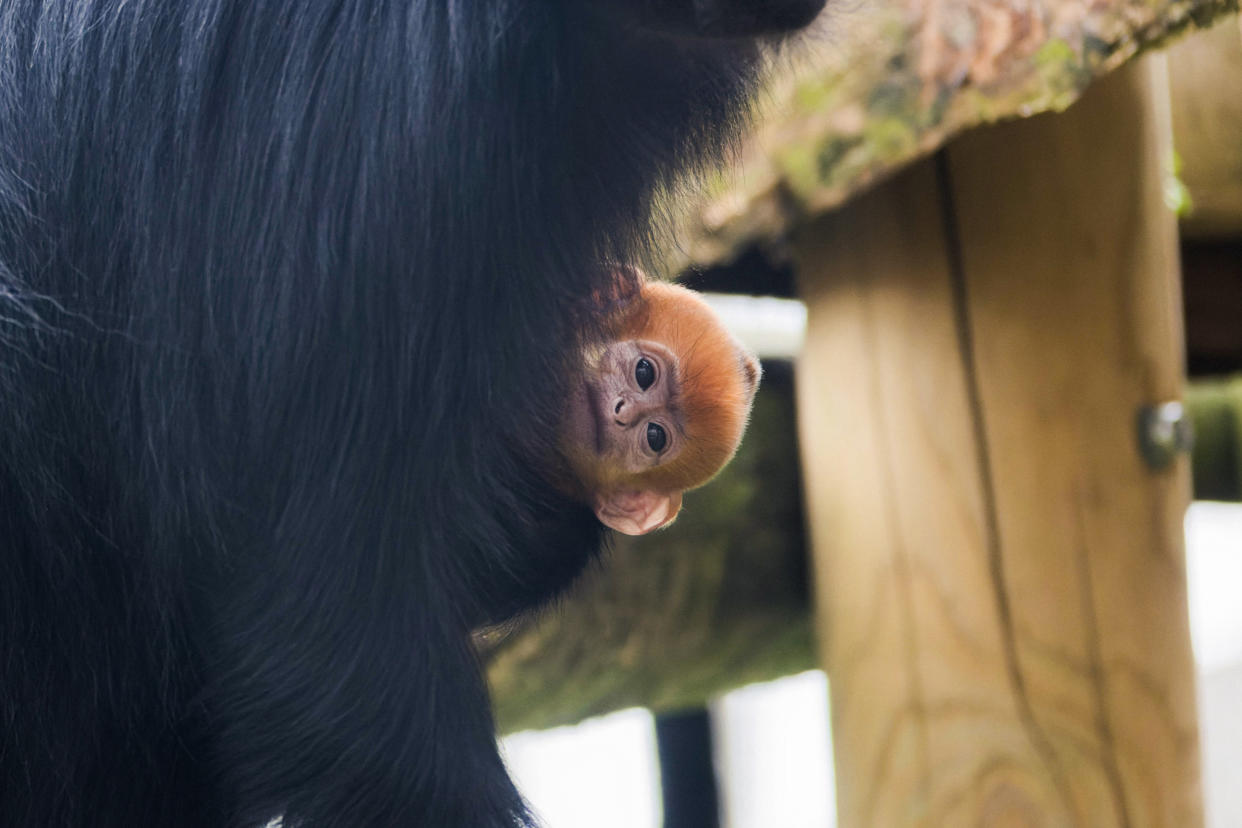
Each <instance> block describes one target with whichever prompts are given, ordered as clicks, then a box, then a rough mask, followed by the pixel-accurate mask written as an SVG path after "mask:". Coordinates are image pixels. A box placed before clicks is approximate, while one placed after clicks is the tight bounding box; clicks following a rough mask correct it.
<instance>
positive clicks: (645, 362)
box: [634, 357, 655, 391]
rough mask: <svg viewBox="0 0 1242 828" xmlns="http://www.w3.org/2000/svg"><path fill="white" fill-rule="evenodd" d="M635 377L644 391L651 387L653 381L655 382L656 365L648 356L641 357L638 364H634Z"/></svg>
mask: <svg viewBox="0 0 1242 828" xmlns="http://www.w3.org/2000/svg"><path fill="white" fill-rule="evenodd" d="M634 379H635V380H637V381H638V387H639V388H641V389H643V390H644V391H646V390H647V389H648V388H650V387H651V383H653V382H655V366H654V365H652V364H651V360H649V359H647V358H646V357H640V358H639V360H638V364H637V365H635V366H634Z"/></svg>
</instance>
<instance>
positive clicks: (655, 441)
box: [647, 423, 668, 454]
mask: <svg viewBox="0 0 1242 828" xmlns="http://www.w3.org/2000/svg"><path fill="white" fill-rule="evenodd" d="M647 445H649V446H651V450H652V451H654V452H656V453H657V454H659V453H660V452H661V451H664V447H665V446H667V445H668V434H666V433H665V431H664V427H663V426H661V425H657V424H655V423H647Z"/></svg>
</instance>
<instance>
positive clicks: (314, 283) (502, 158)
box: [0, 0, 815, 828]
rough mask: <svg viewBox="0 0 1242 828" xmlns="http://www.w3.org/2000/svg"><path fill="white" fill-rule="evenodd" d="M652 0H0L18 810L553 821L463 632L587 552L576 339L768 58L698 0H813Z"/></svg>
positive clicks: (713, 146)
mask: <svg viewBox="0 0 1242 828" xmlns="http://www.w3.org/2000/svg"><path fill="white" fill-rule="evenodd" d="M601 3H602V5H600V4H601ZM633 5H634V7H635V8H638V9H639V10H640V11H641V12H642V14H640V15H636V16H635V17H634V18H633V20H628V21H627V18H626V16H625V14H624V12H625V7H626V4H625V3H623V2H621V0H597V2H596V3H592V2H587V0H561V1H559V2H558V0H441V1H440V2H432V1H431V0H0V824H2V825H5V826H27V825H31V826H43V825H49V826H78V825H81V826H127V827H129V826H161V825H176V826H200V825H201V826H208V825H212V826H215V825H253V824H259V823H262V822H264V821H266V820H269V819H271V818H273V817H275V816H278V815H281V814H284V816H285V825H303V824H306V825H334V826H335V825H359V826H363V825H365V826H380V825H397V824H403V825H415V826H433V828H434V827H435V826H446V827H448V826H452V827H453V828H456V827H457V826H485V827H487V828H491V827H492V826H496V827H497V828H498V827H499V826H517V825H524V824H528V823H529V817H528V815H527V813H526V811H525V808H524V805H523V804H522V802H521V799H520V798H519V797H518V795H517V794H516V793H515V791H514V789H513V787H512V785H511V783H510V782H509V780H508V777H507V776H506V774H505V771H504V768H503V766H502V764H501V762H500V760H499V758H498V756H497V753H496V749H495V742H494V736H493V733H492V724H491V719H490V715H489V713H488V705H487V699H486V692H485V689H484V686H483V683H482V681H481V680H480V677H479V671H478V667H477V665H476V663H475V656H474V653H473V651H472V649H471V648H470V642H469V631H470V629H471V628H472V627H474V626H476V625H478V624H480V623H483V622H488V621H495V620H498V619H500V618H503V617H506V616H508V615H511V614H512V613H514V612H517V611H520V610H522V609H524V608H527V607H529V606H531V605H533V604H535V603H537V602H539V601H541V600H544V599H546V598H547V597H548V596H550V595H552V594H554V593H555V592H556V591H557V590H559V589H560V588H561V587H563V586H564V585H565V584H566V583H567V582H568V581H569V580H570V579H572V577H573V576H574V575H575V574H576V573H577V572H578V571H579V570H580V569H581V567H582V566H583V565H584V563H585V562H586V561H588V560H589V559H590V557H591V556H592V555H593V554H595V552H596V550H597V549H598V547H599V544H600V539H601V532H600V528H599V526H598V524H597V523H596V522H595V520H594V519H593V517H592V516H591V515H590V513H589V512H587V511H586V510H585V509H582V508H581V507H578V506H575V505H574V504H572V503H568V502H564V501H563V500H562V499H561V498H560V497H558V496H557V495H556V494H555V493H554V492H553V491H552V490H551V489H550V488H549V487H548V486H547V485H546V484H544V483H543V479H544V474H543V472H544V469H542V468H541V464H540V462H539V458H544V457H548V456H550V451H549V446H550V443H549V441H550V437H551V425H552V423H554V421H555V419H556V415H557V402H558V400H560V399H562V398H563V386H564V377H565V373H566V372H565V370H564V368H565V364H566V360H567V358H568V356H569V355H571V354H573V353H574V352H575V349H576V347H577V342H578V341H579V338H580V337H581V336H584V335H585V336H589V335H591V333H592V330H593V327H592V326H593V320H591V319H590V317H589V315H588V314H587V313H586V312H585V311H584V308H587V307H589V305H590V302H589V300H590V296H591V294H592V293H593V292H595V291H598V290H601V289H602V288H604V287H605V286H606V284H607V280H608V279H609V278H610V277H609V276H608V274H607V273H606V271H605V269H604V268H602V267H600V266H599V263H600V262H604V261H623V260H627V259H628V258H629V257H631V256H632V255H635V254H636V253H638V252H639V251H640V250H641V248H642V246H643V244H644V242H645V240H646V229H645V228H646V223H647V220H648V216H649V213H650V207H651V199H652V192H653V188H655V187H657V186H659V185H661V184H662V183H664V182H665V181H666V178H665V177H666V176H667V175H669V174H671V173H672V172H673V171H675V170H677V169H678V168H680V167H684V166H685V165H687V164H690V163H692V162H694V161H695V160H696V159H698V158H700V157H702V154H703V153H708V154H710V153H713V152H717V151H718V150H719V149H720V146H721V142H722V141H723V140H725V139H726V138H727V137H728V135H729V133H730V131H731V129H732V125H733V122H734V120H733V112H734V107H735V106H736V105H737V104H738V103H739V101H740V100H741V99H742V97H743V94H744V92H745V91H746V89H747V87H748V86H749V84H750V82H751V80H752V78H753V76H754V74H755V72H756V70H757V68H758V52H757V49H756V46H755V45H754V43H753V42H751V41H749V40H741V39H730V40H722V39H713V38H708V37H702V36H691V35H686V34H685V32H684V31H683V29H684V24H685V19H686V18H685V16H684V15H683V14H682V13H681V12H682V11H683V10H684V8H687V7H693V8H694V9H698V10H702V9H707V8H712V7H719V8H720V9H724V11H726V12H727V11H729V9H730V8H731V7H733V6H738V5H741V6H746V7H747V14H748V15H750V16H751V17H754V16H755V15H756V14H759V16H760V17H763V16H764V14H766V12H765V10H767V9H773V10H774V11H773V15H774V16H773V20H774V21H775V22H776V24H778V25H779V24H781V23H782V21H784V20H785V18H786V17H789V15H788V14H785V12H787V10H788V7H790V6H798V7H799V8H800V9H802V10H805V8H806V7H807V6H808V5H815V3H813V2H811V3H809V4H808V2H806V0H789V2H786V0H769V1H768V2H755V3H749V4H748V3H744V2H739V0H729V2H716V3H713V2H708V1H707V0H661V1H660V2H651V0H637V2H635V3H634V4H633ZM776 7H780V9H779V10H778V9H776ZM653 9H654V10H655V11H654V12H653V11H652V10H653ZM662 9H671V10H672V11H675V12H677V14H676V15H674V17H676V22H677V24H678V25H677V26H675V27H671V28H672V29H673V30H675V34H672V35H670V34H669V33H668V32H661V31H659V27H658V26H655V27H654V28H653V26H652V21H653V20H655V21H656V23H658V22H659V20H660V15H661V13H662V12H661V10H662ZM776 11H781V13H782V14H785V16H784V17H782V16H781V14H776ZM797 16H798V15H794V17H797ZM718 17H719V16H717V19H718ZM746 21H747V25H750V23H749V21H750V17H747V18H746ZM631 24H633V25H631ZM753 28H754V30H755V31H762V30H764V28H765V26H763V25H758V24H755V25H753ZM708 33H710V32H708ZM729 33H730V34H736V32H733V31H732V30H730V31H729Z"/></svg>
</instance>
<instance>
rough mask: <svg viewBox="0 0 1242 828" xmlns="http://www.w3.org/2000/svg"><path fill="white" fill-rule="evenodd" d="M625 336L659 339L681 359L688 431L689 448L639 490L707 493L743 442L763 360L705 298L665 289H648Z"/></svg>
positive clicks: (640, 480) (642, 478)
mask: <svg viewBox="0 0 1242 828" xmlns="http://www.w3.org/2000/svg"><path fill="white" fill-rule="evenodd" d="M618 335H619V336H620V337H622V338H633V339H646V340H653V341H655V342H659V343H662V344H663V345H665V346H666V347H668V348H669V349H671V350H672V351H673V352H674V353H675V354H677V360H678V364H677V377H676V382H677V396H676V404H677V405H678V407H680V408H681V409H682V411H683V412H684V415H685V416H684V417H683V418H682V419H683V422H684V423H685V424H686V426H685V427H686V434H685V437H686V444H685V448H684V449H683V450H682V451H681V452H680V453H679V454H678V456H677V457H675V458H673V459H672V460H670V461H669V462H668V463H666V464H661V465H659V466H656V467H655V468H652V469H649V470H647V471H644V472H640V473H639V474H637V475H634V476H633V477H632V478H631V484H632V485H633V486H634V487H635V488H640V489H651V490H655V491H662V492H672V491H681V490H685V489H693V488H696V487H698V486H702V485H703V484H704V483H706V482H707V481H709V480H711V479H712V478H713V477H715V476H716V474H717V472H719V471H720V470H721V469H722V468H724V466H725V464H726V463H728V462H729V460H730V459H731V458H732V457H733V455H734V453H735V452H736V451H737V447H738V445H739V444H740V443H741V441H742V433H743V432H744V431H745V430H746V421H747V419H748V418H749V415H750V406H751V402H752V401H753V399H754V396H755V391H756V389H757V388H758V386H759V377H760V369H759V361H758V360H757V359H756V358H755V356H754V355H753V354H751V353H750V352H749V351H747V350H746V349H745V348H743V347H742V346H741V345H740V344H739V343H738V342H737V340H735V339H734V338H733V337H732V336H731V335H730V334H729V332H728V331H727V330H726V329H725V327H724V325H723V324H722V323H721V321H720V320H719V319H718V318H717V316H716V313H715V312H714V311H713V310H712V309H711V307H710V306H708V304H707V302H705V301H704V300H703V299H702V298H701V297H700V296H699V295H698V294H697V293H695V292H694V291H692V290H687V289H686V288H683V287H681V286H679V285H672V284H668V283H664V282H648V283H646V284H645V285H643V287H642V293H641V297H640V299H639V301H638V302H636V303H635V305H634V307H632V308H630V309H628V312H627V313H626V314H625V316H624V318H623V319H622V320H621V321H620V323H619V330H618Z"/></svg>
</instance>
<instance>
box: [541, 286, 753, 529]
mask: <svg viewBox="0 0 1242 828" xmlns="http://www.w3.org/2000/svg"><path fill="white" fill-rule="evenodd" d="M615 313H616V318H615V321H614V324H613V325H612V326H611V334H610V337H609V339H608V340H607V341H605V342H603V343H601V344H598V345H596V346H593V347H591V348H588V350H587V353H585V354H584V355H583V368H584V370H583V374H582V381H581V383H580V384H578V385H576V387H575V389H574V393H573V394H572V396H571V399H570V402H569V407H568V411H567V413H566V424H565V428H564V429H563V431H562V435H563V446H564V454H565V457H566V459H567V461H568V463H569V465H570V468H571V470H572V473H573V477H574V478H575V479H576V480H575V485H576V486H577V487H578V489H579V491H578V492H577V493H578V494H580V495H583V496H584V497H585V499H586V500H587V501H588V502H589V503H590V505H591V506H592V507H593V508H594V509H595V513H596V515H597V516H598V517H599V519H600V521H601V522H603V523H604V524H605V525H607V526H609V527H611V528H613V529H616V530H617V531H619V532H624V533H626V534H631V535H641V534H645V533H647V532H650V531H652V530H654V529H658V528H660V527H661V526H664V525H666V524H668V523H670V522H671V521H672V520H673V519H674V518H675V517H676V516H677V512H678V510H679V509H680V508H681V494H682V492H683V491H685V490H687V489H693V488H696V487H698V486H701V485H703V484H704V483H706V482H707V481H708V480H710V479H711V478H712V477H714V476H715V475H716V473H717V472H719V471H720V470H721V469H722V468H723V467H724V465H725V464H726V463H728V461H729V459H730V458H732V457H733V454H734V453H735V452H736V451H737V447H738V444H739V443H740V442H741V440H742V434H743V432H744V431H745V430H746V422H747V419H748V418H749V415H750V408H751V403H752V401H753V400H754V397H755V391H756V389H757V388H758V386H759V377H760V368H759V361H758V360H757V359H756V358H755V356H754V355H753V354H752V353H750V352H749V351H748V350H746V349H745V348H744V347H743V346H742V345H741V344H740V343H738V341H737V340H736V339H734V338H733V336H732V335H730V334H729V332H728V331H727V330H726V329H725V327H724V325H723V324H722V323H721V322H720V320H719V319H718V318H717V316H716V314H715V312H714V311H712V309H711V308H710V307H709V306H708V304H707V303H706V302H704V301H703V299H702V298H701V297H700V296H699V295H698V294H696V293H695V292H693V291H691V290H687V289H686V288H683V287H680V286H677V285H671V284H665V283H660V282H645V281H644V282H642V283H641V286H640V289H639V292H638V294H637V296H636V297H635V298H633V299H632V300H631V301H629V302H627V303H624V305H623V307H621V308H620V309H618V310H617V311H616V312H615Z"/></svg>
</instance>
